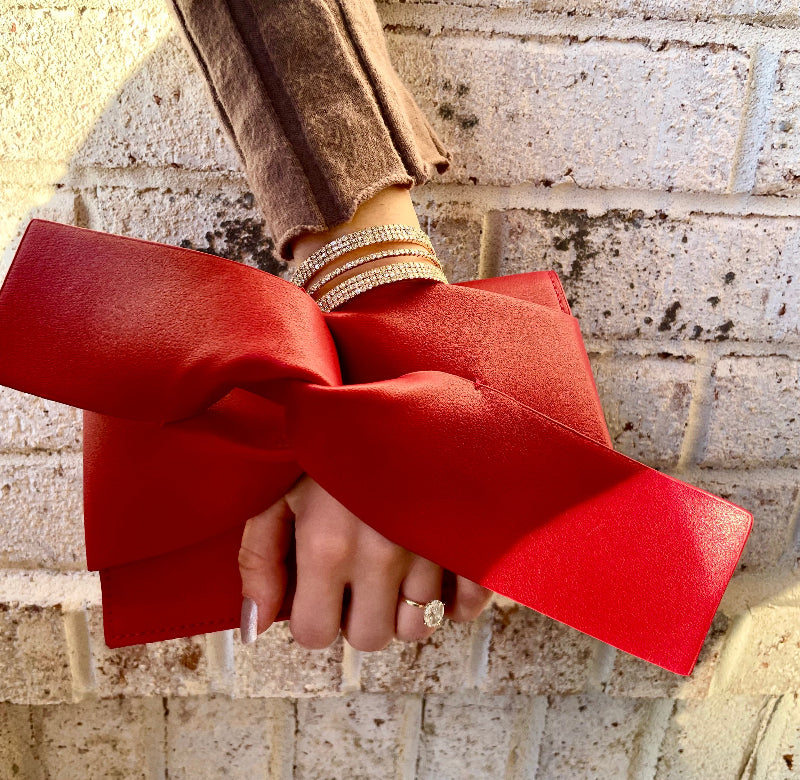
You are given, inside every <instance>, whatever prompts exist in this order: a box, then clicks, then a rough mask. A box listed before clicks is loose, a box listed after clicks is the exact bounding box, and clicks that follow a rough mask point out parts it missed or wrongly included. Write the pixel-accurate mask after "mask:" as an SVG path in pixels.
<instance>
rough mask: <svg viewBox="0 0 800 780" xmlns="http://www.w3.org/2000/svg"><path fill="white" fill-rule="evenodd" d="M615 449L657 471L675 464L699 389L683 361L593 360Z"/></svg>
mask: <svg viewBox="0 0 800 780" xmlns="http://www.w3.org/2000/svg"><path fill="white" fill-rule="evenodd" d="M592 371H593V372H594V376H595V381H596V383H597V392H598V393H599V395H600V401H601V403H602V405H603V413H604V415H605V418H606V423H607V425H608V430H609V432H610V433H611V438H612V440H613V442H614V449H616V450H618V451H619V452H622V453H624V454H625V455H629V456H630V457H632V458H636V460H640V461H642V462H643V463H647V464H648V465H650V466H653V467H663V466H669V465H674V464H675V463H677V460H678V456H679V455H680V452H681V443H682V442H683V434H684V431H685V429H686V424H687V422H688V419H689V404H690V403H691V401H692V393H693V391H694V385H695V365H694V361H693V360H692V359H690V358H685V357H673V356H664V357H660V358H659V357H652V358H641V357H631V358H603V357H596V358H594V359H593V360H592Z"/></svg>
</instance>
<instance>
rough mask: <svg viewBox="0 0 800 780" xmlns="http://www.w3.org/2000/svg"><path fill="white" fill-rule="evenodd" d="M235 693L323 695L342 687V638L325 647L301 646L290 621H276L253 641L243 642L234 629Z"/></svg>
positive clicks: (250, 694) (240, 694) (242, 694)
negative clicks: (246, 643) (291, 630)
mask: <svg viewBox="0 0 800 780" xmlns="http://www.w3.org/2000/svg"><path fill="white" fill-rule="evenodd" d="M233 633H234V639H233V644H234V669H235V673H236V680H235V685H234V695H235V696H237V697H248V696H262V697H263V696H320V695H323V696H324V695H326V694H328V695H330V694H332V693H336V692H338V691H339V689H340V687H341V682H342V648H343V640H342V639H341V637H339V638H338V639H337V640H336V642H334V643H333V644H332V645H331V646H330V647H328V648H325V649H324V650H308V649H306V648H304V647H301V646H300V645H299V644H297V642H295V640H294V638H293V637H292V635H291V632H290V631H289V624H288V621H282V622H280V623H273V624H272V625H271V626H270V627H269V628H268V629H267V630H266V631H265V632H264V633H262V634H259V636H258V638H257V639H256V641H255V642H254V643H253V644H251V645H243V644H242V643H241V640H240V636H239V629H235V630H234V632H233Z"/></svg>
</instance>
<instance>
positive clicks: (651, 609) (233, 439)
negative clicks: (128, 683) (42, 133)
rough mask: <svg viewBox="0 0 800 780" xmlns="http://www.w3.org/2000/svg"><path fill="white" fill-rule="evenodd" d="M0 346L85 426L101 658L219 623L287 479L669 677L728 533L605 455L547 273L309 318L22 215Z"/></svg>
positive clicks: (694, 649) (255, 283)
mask: <svg viewBox="0 0 800 780" xmlns="http://www.w3.org/2000/svg"><path fill="white" fill-rule="evenodd" d="M0 350H2V354H3V361H2V362H0V383H2V384H4V385H7V386H10V387H15V388H17V389H19V390H23V391H26V392H30V393H34V394H36V395H40V396H43V397H47V398H52V399H54V400H57V401H61V402H63V403H68V404H72V405H74V406H78V407H81V408H83V409H85V410H87V411H86V412H85V415H84V419H85V432H84V465H85V530H86V543H87V554H88V563H89V568H92V569H99V570H100V572H101V582H102V587H103V607H104V618H105V631H106V642H107V643H108V644H109V646H110V647H119V646H124V645H128V644H134V643H137V642H146V641H156V640H159V639H166V638H170V637H177V636H188V635H191V634H195V633H201V632H206V631H212V630H219V629H223V628H231V627H234V626H236V625H238V620H239V609H240V605H241V593H240V588H241V583H240V580H239V574H238V565H237V560H236V559H237V552H238V546H239V541H240V539H241V531H242V527H243V525H244V523H245V522H246V520H247V519H248V518H249V517H250V516H252V515H253V514H255V513H257V512H258V511H260V510H261V509H263V508H265V507H266V506H268V505H269V504H271V503H272V502H273V501H274V500H276V499H277V498H278V497H279V496H280V495H282V494H283V493H284V492H285V491H286V489H288V487H289V486H290V485H291V484H292V483H293V482H294V481H295V480H296V479H297V477H298V476H299V475H300V474H301V473H302V472H303V471H306V472H308V473H309V474H310V475H311V476H313V477H314V478H315V479H316V480H317V481H318V482H319V483H320V484H321V485H322V486H323V487H325V488H326V489H327V490H328V491H329V492H330V493H331V494H332V495H334V496H335V497H336V498H337V499H339V500H340V501H341V502H342V503H344V504H345V505H346V506H347V507H348V508H349V509H351V511H353V512H355V513H356V514H357V515H358V516H359V517H360V518H361V519H363V520H364V521H365V522H367V523H369V524H370V525H371V526H373V527H374V528H375V529H377V530H378V531H379V532H380V533H382V534H384V535H385V536H387V537H388V538H390V539H392V540H393V541H395V542H397V543H398V544H401V545H403V546H404V547H407V548H409V549H411V550H413V551H414V552H417V553H418V554H420V555H423V556H424V557H426V558H429V559H431V560H434V561H436V562H437V563H440V564H441V565H442V566H444V567H445V568H447V569H450V570H451V571H454V572H456V573H458V574H462V575H463V576H466V577H468V578H470V579H472V580H474V581H476V582H480V583H481V584H482V585H485V586H486V587H488V588H491V589H492V590H494V591H496V592H498V593H502V594H503V595H505V596H508V597H509V598H512V599H514V600H515V601H518V602H519V603H521V604H525V605H527V606H529V607H532V608H533V609H536V610H538V611H540V612H542V613H544V614H546V615H549V616H551V617H553V618H555V619H557V620H560V621H562V622H564V623H567V624H569V625H571V626H573V627H575V628H577V629H579V630H581V631H584V632H586V633H588V634H591V635H592V636H595V637H597V638H599V639H602V640H603V641H606V642H609V643H610V644H612V645H614V646H616V647H618V648H620V649H622V650H624V651H626V652H629V653H633V654H635V655H638V656H640V657H642V658H645V659H646V660H648V661H651V662H653V663H656V664H658V665H660V666H663V667H665V668H667V669H670V670H672V671H675V672H679V673H682V674H688V673H689V672H690V671H691V669H692V667H693V665H694V663H695V661H696V658H697V654H698V653H699V650H700V647H701V646H702V643H703V640H704V637H705V635H706V633H707V631H708V628H709V625H710V623H711V620H712V618H713V615H714V612H715V611H716V608H717V606H718V604H719V601H720V599H721V597H722V593H723V591H724V589H725V587H726V585H727V583H728V581H729V579H730V577H731V576H732V574H733V571H734V569H735V566H736V563H737V561H738V559H739V556H740V555H741V552H742V549H743V547H744V543H745V541H746V539H747V535H748V533H749V530H750V526H751V523H752V517H751V516H750V514H749V513H748V512H746V511H745V510H743V509H741V508H739V507H736V506H735V505H733V504H731V503H729V502H727V501H725V500H723V499H721V498H718V497H716V496H712V495H711V494H709V493H706V492H705V491H702V490H699V489H698V488H695V487H692V486H690V485H687V484H685V483H683V482H680V481H678V480H675V479H672V478H670V477H667V476H665V475H663V474H660V473H659V472H657V471H655V470H653V469H651V468H648V467H647V466H645V465H643V464H640V463H637V462H636V461H634V460H632V459H630V458H627V457H625V456H623V455H621V454H619V453H616V452H614V451H613V449H611V443H610V439H609V436H608V431H607V429H606V426H605V422H604V420H603V415H602V410H601V408H600V404H599V400H598V398H597V392H596V388H595V385H594V380H593V378H592V374H591V370H590V367H589V363H588V358H587V356H586V352H585V349H584V346H583V342H582V339H581V334H580V330H579V327H578V323H577V321H576V320H575V318H573V317H572V316H571V315H570V313H569V309H568V307H567V305H566V301H565V300H564V297H563V292H562V291H561V288H560V285H559V284H558V280H557V278H556V277H555V274H553V273H552V272H534V273H527V274H516V275H512V276H507V277H501V278H497V279H487V280H477V281H473V282H466V283H462V284H453V285H446V284H443V283H440V282H430V281H425V280H406V281H403V282H397V283H394V284H392V285H388V286H385V287H379V288H376V289H374V290H371V291H369V292H368V293H365V294H363V295H361V296H358V297H357V298H355V299H353V300H351V301H349V302H348V303H347V304H345V305H344V306H343V307H341V308H340V309H338V310H337V311H335V312H331V313H329V314H323V313H322V312H320V310H319V309H318V307H317V305H316V304H315V303H314V301H313V300H312V299H311V298H310V297H309V296H308V295H307V294H306V293H305V292H304V291H302V290H300V289H299V288H297V287H295V286H294V285H292V284H290V283H289V282H286V281H284V280H282V279H279V278H277V277H274V276H270V275H268V274H265V273H262V272H260V271H257V270H254V269H251V268H248V267H246V266H242V265H239V264H237V263H234V262H231V261H228V260H224V259H221V258H217V257H214V256H210V255H206V254H203V253H199V252H194V251H191V250H186V249H178V248H175V247H170V246H165V245H162V244H156V243H152V242H146V241H140V240H138V239H130V238H124V237H121V236H113V235H109V234H104V233H98V232H94V231H89V230H84V229H80V228H73V227H68V226H63V225H58V224H56V223H49V222H44V221H40V220H34V221H33V222H31V224H30V226H29V228H28V230H27V231H26V234H25V236H24V238H23V241H22V243H21V245H20V248H19V250H18V252H17V255H16V257H15V260H14V263H13V264H12V267H11V270H10V271H9V274H8V276H7V278H6V281H5V284H4V286H3V289H2V292H0ZM290 606H291V590H290V592H289V593H288V594H287V598H286V601H285V603H284V607H283V610H282V613H281V615H282V617H287V616H288V614H289V609H290Z"/></svg>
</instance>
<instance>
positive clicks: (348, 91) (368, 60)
mask: <svg viewBox="0 0 800 780" xmlns="http://www.w3.org/2000/svg"><path fill="white" fill-rule="evenodd" d="M170 3H171V4H172V7H173V10H174V12H175V14H176V17H177V19H178V22H179V24H180V27H181V29H182V31H183V34H184V38H185V40H186V42H187V44H188V46H189V47H190V48H191V51H192V53H193V54H194V56H195V59H196V60H197V62H198V65H199V67H200V69H201V71H202V73H203V74H204V76H205V78H206V81H207V83H208V86H209V90H210V92H211V95H212V99H213V101H214V104H215V107H216V110H217V113H218V115H219V116H220V119H221V120H222V122H223V124H224V126H225V128H226V129H227V131H228V135H229V136H230V138H231V140H232V142H233V143H234V145H235V146H236V149H237V152H238V153H239V156H240V158H241V160H242V163H243V165H244V168H245V171H246V173H247V179H248V182H249V184H250V187H251V189H252V190H253V194H254V195H255V198H256V202H257V203H258V206H259V208H260V209H261V211H262V213H263V214H264V216H265V219H266V221H267V226H268V228H269V230H270V232H271V234H272V237H273V239H274V240H275V243H276V248H277V251H278V253H279V254H280V256H281V257H283V258H284V259H290V258H291V249H290V242H291V240H292V239H293V238H295V237H296V236H297V235H299V234H301V233H304V232H314V231H322V230H325V229H327V228H330V227H332V226H334V225H338V224H341V223H342V222H346V221H348V220H349V219H350V218H351V217H352V215H353V214H354V212H355V210H356V208H357V207H358V206H359V204H360V203H361V202H363V201H364V200H367V199H368V198H370V197H371V196H372V195H374V194H375V193H377V192H379V191H380V190H382V189H384V188H385V187H388V186H390V185H392V184H399V185H403V186H407V187H412V186H415V185H419V184H424V183H425V182H426V181H428V180H429V179H430V177H431V176H432V175H433V173H434V171H436V172H439V173H443V172H444V171H445V170H447V168H448V166H449V163H450V159H451V153H450V152H449V151H448V150H447V149H445V148H444V146H443V145H442V143H441V141H440V139H439V138H438V137H437V135H436V133H435V132H434V131H433V129H432V128H431V126H430V124H429V123H428V121H427V119H426V117H425V115H424V114H423V113H422V111H421V110H420V108H419V106H418V105H417V103H416V101H415V100H414V98H413V97H412V96H411V94H410V93H409V92H408V90H407V89H406V87H405V86H404V84H403V83H402V81H401V80H400V77H399V76H398V75H397V73H396V71H395V70H394V67H393V66H392V63H391V60H390V59H389V53H388V51H387V48H386V41H385V38H384V35H383V27H382V25H381V22H380V18H379V17H378V13H377V11H376V9H375V5H374V3H373V0H277V1H275V0H170Z"/></svg>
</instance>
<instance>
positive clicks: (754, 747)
mask: <svg viewBox="0 0 800 780" xmlns="http://www.w3.org/2000/svg"><path fill="white" fill-rule="evenodd" d="M781 701H782V698H779V697H777V696H771V697H770V698H769V699H768V700H767V702H766V703H765V704H764V707H763V709H764V710H767V711H766V712H765V713H764V715H763V716H762V718H761V719H760V721H759V724H758V728H757V729H756V731H755V734H754V735H753V738H752V740H750V749H749V751H748V753H747V756H746V757H745V759H744V761H743V762H742V767H741V769H740V770H739V773H738V775H737V776H736V777H737V780H750V778H752V777H753V772H754V771H755V768H756V764H757V757H758V752H759V748H760V747H761V745H762V743H763V742H764V737H765V735H766V734H767V732H768V730H769V726H770V724H771V723H772V719H773V717H774V716H775V712H776V710H777V709H778V707H779V705H780V703H781Z"/></svg>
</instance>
